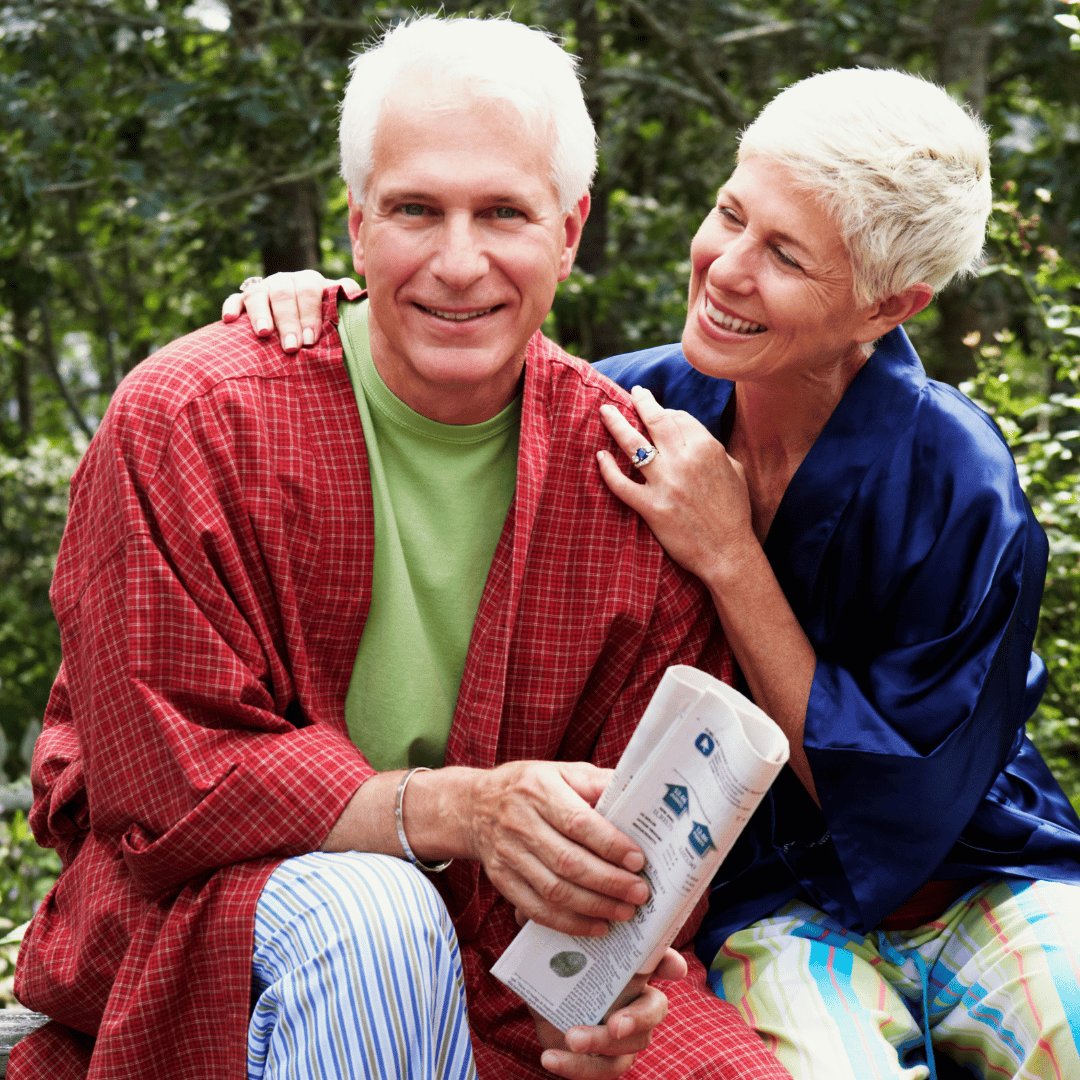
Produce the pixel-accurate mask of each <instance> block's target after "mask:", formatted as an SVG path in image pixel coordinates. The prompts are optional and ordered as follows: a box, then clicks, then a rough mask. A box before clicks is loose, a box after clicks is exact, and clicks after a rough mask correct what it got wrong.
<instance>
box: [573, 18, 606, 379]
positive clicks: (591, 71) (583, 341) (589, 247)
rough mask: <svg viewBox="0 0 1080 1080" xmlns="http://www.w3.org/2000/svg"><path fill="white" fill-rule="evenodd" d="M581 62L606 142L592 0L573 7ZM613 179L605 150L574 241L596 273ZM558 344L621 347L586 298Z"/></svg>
mask: <svg viewBox="0 0 1080 1080" xmlns="http://www.w3.org/2000/svg"><path fill="white" fill-rule="evenodd" d="M571 18H573V20H574V27H575V34H576V37H577V53H578V56H579V57H580V60H581V64H580V67H579V68H578V70H579V72H580V74H581V81H582V91H583V92H584V95H585V106H586V108H587V109H588V110H589V117H590V119H591V120H592V122H593V127H595V128H596V133H597V135H598V136H599V137H600V145H601V147H603V144H604V100H603V97H602V96H601V92H600V85H601V76H602V70H603V61H602V57H603V29H602V27H601V24H600V16H599V13H598V12H597V7H596V0H575V3H574V4H573V5H572V8H571ZM610 194H611V185H610V182H609V180H608V177H607V171H606V169H605V168H604V161H603V153H602V152H601V156H600V162H599V165H598V167H597V170H596V178H595V179H594V181H593V186H592V191H591V195H592V207H591V209H590V211H589V217H588V219H587V220H586V222H585V228H584V229H583V231H582V234H581V244H580V245H579V246H578V254H577V265H578V266H580V267H581V269H582V270H584V271H585V273H587V274H592V275H594V276H600V275H602V274H604V273H605V272H606V271H607V268H608V255H607V242H608V199H609V196H610ZM560 332H561V336H562V338H563V341H562V344H563V345H567V344H574V345H576V346H577V347H578V349H579V351H580V352H581V354H582V355H583V356H584V357H585V359H586V360H589V361H593V360H600V359H602V358H603V357H605V356H610V355H612V354H613V353H616V352H619V351H621V350H620V341H621V339H620V335H619V328H618V326H617V325H616V324H615V323H613V322H612V321H611V320H610V319H608V318H599V317H597V313H596V312H595V311H593V310H592V308H591V307H590V306H589V305H587V304H581V305H579V307H578V325H577V326H567V327H562V326H560Z"/></svg>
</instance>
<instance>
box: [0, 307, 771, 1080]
mask: <svg viewBox="0 0 1080 1080" xmlns="http://www.w3.org/2000/svg"><path fill="white" fill-rule="evenodd" d="M324 316H325V321H326V324H327V325H326V327H325V333H324V335H323V337H322V339H321V341H320V343H319V345H318V346H317V347H315V348H313V349H308V350H304V351H302V352H300V353H299V354H297V355H294V356H286V355H285V354H284V353H282V352H280V351H279V349H278V348H277V346H276V345H275V344H274V343H268V342H260V341H257V340H256V339H255V338H254V337H253V336H252V335H251V333H250V330H249V329H248V327H247V324H246V323H244V324H242V325H240V326H234V327H226V326H223V325H220V324H218V325H215V326H211V327H208V328H205V329H203V330H200V331H199V332H197V333H195V334H192V335H190V336H189V337H186V338H183V339H181V340H180V341H177V342H174V343H173V344H172V345H171V346H169V347H168V348H166V349H163V350H162V351H161V352H159V353H157V354H156V355H155V356H154V357H153V358H151V359H150V360H147V361H146V362H145V363H144V364H142V365H140V367H139V368H138V369H137V370H136V371H135V372H134V373H133V374H132V375H130V376H129V377H128V378H127V379H125V381H124V384H123V385H122V387H121V388H120V390H119V391H118V392H117V394H116V396H115V398H114V400H113V403H112V405H111V407H110V409H109V412H108V414H107V416H106V417H105V419H104V420H103V422H102V424H101V429H100V431H99V432H98V433H97V435H96V436H95V438H94V440H93V442H92V444H91V446H90V449H89V451H88V452H87V454H86V458H85V460H84V462H83V464H82V465H81V467H80V469H79V471H78V473H77V475H76V477H75V479H74V481H73V483H72V494H71V514H70V519H69V523H68V527H67V532H66V534H65V536H64V542H63V547H62V549H61V553H60V559H59V564H58V566H57V571H56V576H55V580H54V583H53V591H52V601H53V607H54V609H55V611H56V617H57V620H58V622H59V624H60V628H61V633H62V639H63V650H64V663H63V667H62V668H61V671H60V674H59V676H58V678H57V681H56V685H55V687H54V690H53V694H52V698H51V700H50V703H49V708H48V712H47V715H46V718H45V725H44V727H45V730H44V732H43V733H42V735H41V738H40V739H39V741H38V745H37V750H36V753H35V757H34V768H33V781H34V793H35V803H34V809H33V813H32V825H33V829H34V833H35V835H36V836H37V837H38V839H39V841H40V842H42V843H44V844H48V845H54V846H55V847H57V848H58V850H59V852H60V855H61V858H62V860H63V864H64V870H63V873H62V874H61V876H60V880H59V881H58V883H57V885H56V887H55V888H54V889H53V891H52V892H51V893H50V894H49V896H48V898H47V899H46V900H45V902H44V903H43V904H42V906H41V909H40V910H39V912H38V913H37V915H36V916H35V918H34V920H33V923H32V925H31V927H30V930H29V932H28V934H27V936H26V939H25V941H24V943H23V946H22V950H21V954H20V957H19V966H18V972H17V979H16V993H17V994H18V996H19V998H20V1000H22V1001H23V1002H24V1003H25V1004H27V1005H29V1006H30V1007H31V1008H34V1009H37V1010H39V1011H41V1012H45V1013H48V1014H49V1015H50V1016H52V1017H54V1018H55V1021H54V1022H53V1023H51V1024H48V1025H46V1027H44V1028H42V1029H41V1030H40V1031H39V1032H37V1033H35V1034H34V1035H32V1036H31V1037H30V1038H28V1039H26V1040H24V1041H23V1042H22V1043H20V1044H19V1046H18V1047H17V1049H16V1051H15V1053H13V1055H12V1058H11V1063H10V1065H9V1071H8V1076H9V1077H11V1078H12V1080H23V1078H27V1077H35V1078H40V1077H44V1076H48V1077H50V1078H53V1080H63V1078H67V1077H82V1076H90V1077H97V1078H103V1080H104V1078H107V1080H118V1078H122V1077H124V1078H126V1077H131V1078H138V1080H149V1078H151V1077H152V1078H154V1080H166V1078H171V1077H176V1078H177V1080H180V1078H183V1080H211V1078H212V1080H240V1078H241V1077H243V1076H245V1075H246V1055H245V1051H246V1034H247V1025H248V1016H249V1009H250V1004H251V1002H250V995H251V952H252V936H253V915H254V909H255V904H256V901H257V900H258V896H259V892H260V890H261V888H262V886H263V883H264V882H265V880H266V878H267V877H268V875H269V874H270V872H271V871H272V870H273V868H274V867H275V866H276V865H277V864H278V862H279V861H280V860H281V859H283V858H286V857H288V856H292V855H298V854H301V853H303V852H307V851H312V850H315V849H317V848H318V847H319V845H320V844H321V842H322V841H323V839H324V838H325V836H326V834H327V832H328V831H329V829H330V827H331V826H332V825H333V823H334V822H335V821H336V820H337V818H338V816H339V814H340V813H341V811H342V809H343V808H344V806H345V804H346V803H347V802H348V800H349V798H350V797H351V796H352V794H353V793H354V792H355V790H356V788H357V787H358V786H359V785H360V784H361V783H362V782H363V781H364V780H365V779H366V778H367V777H368V776H370V775H371V773H372V769H371V766H370V765H369V764H368V763H367V761H366V760H365V759H364V757H363V755H362V754H361V753H360V752H359V751H358V750H357V749H356V747H354V746H353V745H352V743H350V742H349V739H348V736H347V734H346V730H345V721H344V702H345V693H346V689H347V687H348V683H349V677H350V673H351V671H352V664H353V659H354V657H355V654H356V649H357V643H358V641H359V639H360V634H361V631H362V629H363V626H364V619H365V616H366V613H367V608H368V603H369V597H370V587H371V564H372V552H373V525H372V511H371V491H370V482H369V479H368V474H367V467H366V457H365V450H364V441H363V435H362V431H361V427H360V420H359V414H358V410H357V407H356V402H355V400H354V397H353V390H352V386H351V385H350V383H349V379H348V376H347V374H346V372H345V369H344V366H343V363H342V356H341V346H340V341H339V339H338V336H337V333H336V331H335V330H334V329H333V324H335V323H336V321H337V311H336V306H335V302H334V300H333V299H332V298H328V299H327V301H326V305H325V307H324ZM524 394H525V397H524V407H523V410H522V422H521V450H520V457H519V464H518V479H517V492H516V495H515V498H514V501H513V505H512V506H511V508H510V512H509V515H508V517H507V520H506V525H505V528H504V531H503V534H502V537H501V540H500V542H499V546H498V549H497V551H496V553H495V557H494V561H493V563H492V567H491V571H490V574H489V576H488V580H487V585H486V588H485V591H484V594H483V599H482V601H481V604H480V610H479V613H478V615H477V618H476V624H475V627H474V629H473V635H472V641H471V645H470V649H469V654H468V660H467V663H466V666H465V673H464V677H463V679H462V683H461V691H460V694H459V697H458V703H457V713H456V715H455V718H454V722H453V726H452V728H451V731H450V737H449V745H448V747H447V754H446V763H447V764H448V765H470V766H476V767H479V768H488V767H490V766H493V765H497V764H499V763H500V762H504V761H508V760H512V759H515V758H545V759H564V760H582V759H586V760H591V761H595V762H597V763H599V764H601V765H611V764H613V763H614V762H615V761H616V759H617V758H618V756H619V754H620V752H621V750H622V748H623V746H624V745H625V743H626V741H627V739H628V737H629V735H630V732H631V730H632V728H633V726H634V724H635V722H636V721H637V719H638V717H639V716H640V714H641V712H642V710H643V709H644V707H645V704H646V702H647V701H648V699H649V696H650V694H651V693H652V691H653V689H654V687H655V686H656V684H657V682H658V680H659V678H660V675H661V674H662V672H663V670H664V668H665V667H666V666H667V665H668V664H671V663H695V662H696V663H700V664H701V665H702V666H705V667H707V668H710V669H711V670H713V671H715V672H719V673H722V674H728V675H730V659H729V654H728V653H727V651H726V648H725V646H724V644H723V642H722V640H721V639H720V638H719V635H718V632H717V631H716V630H715V620H714V618H713V615H712V611H711V608H710V606H709V603H708V599H707V596H706V595H705V594H704V592H703V590H702V589H701V587H700V586H699V585H698V583H697V582H695V581H694V580H693V579H692V578H690V577H689V576H688V575H687V574H685V573H684V572H682V571H681V570H680V569H679V568H678V567H677V566H676V565H675V564H673V563H672V562H671V561H670V560H668V559H666V558H665V557H664V555H663V553H662V551H661V549H660V548H659V546H658V545H657V543H656V541H655V540H654V539H653V537H652V535H651V534H650V532H649V530H648V528H647V527H646V526H645V525H644V524H643V523H642V522H641V521H640V520H639V519H638V517H637V516H636V515H635V514H633V513H632V512H630V511H629V510H627V509H626V508H625V507H623V506H622V505H621V504H620V503H619V502H618V500H616V499H615V498H613V497H612V496H611V495H610V494H609V493H608V491H607V489H606V488H605V487H604V484H603V482H602V480H601V479H600V477H599V474H598V471H597V469H596V465H595V459H594V457H593V451H594V450H595V448H596V447H598V446H603V445H608V446H610V445H611V442H610V440H609V438H608V436H607V435H606V432H605V431H604V429H603V427H602V425H601V424H600V422H599V420H598V418H597V408H598V406H599V405H600V404H601V403H602V402H604V401H607V400H610V401H615V402H618V403H619V404H620V405H622V406H623V407H624V408H626V407H627V399H626V396H625V395H624V394H623V393H622V391H620V390H618V389H617V388H616V387H614V386H613V385H612V384H611V383H609V382H608V381H607V380H606V379H604V378H603V377H601V376H599V375H597V374H596V373H594V372H593V371H592V370H591V369H590V368H589V367H588V366H587V365H586V364H584V363H581V362H580V361H578V360H575V359H573V358H572V357H569V356H567V355H566V354H565V353H563V352H561V351H560V350H559V349H557V348H556V347H555V346H554V345H553V344H552V343H551V342H549V341H547V340H546V339H545V338H544V337H542V336H541V335H540V334H539V333H538V334H536V335H535V336H534V337H533V339H532V341H531V342H530V343H529V348H528V356H527V363H526V368H525V390H524ZM438 881H439V885H440V887H441V888H442V890H443V896H444V898H445V900H446V902H447V904H448V906H449V909H450V911H451V913H452V915H453V918H454V922H455V925H456V927H457V931H458V934H459V937H460V941H461V946H462V950H461V951H462V956H463V960H464V966H465V976H466V984H467V993H468V1004H469V1015H470V1022H471V1029H472V1032H473V1043H474V1046H475V1051H476V1060H477V1066H478V1069H479V1072H480V1075H481V1076H482V1077H489V1076H499V1077H501V1078H508V1077H539V1076H542V1075H543V1076H546V1075H549V1074H546V1073H543V1072H542V1070H541V1069H540V1067H539V1065H538V1063H537V1059H538V1056H539V1052H540V1050H539V1046H538V1044H537V1042H536V1038H535V1032H534V1029H533V1024H532V1021H531V1020H530V1019H529V1018H528V1015H527V1013H526V1012H525V1010H524V1007H523V1006H522V1005H521V1004H520V1002H519V1001H518V999H517V998H515V997H514V996H513V995H512V994H510V993H509V991H507V990H506V989H505V988H504V987H503V986H502V985H501V984H500V983H498V982H497V981H495V980H494V979H492V977H491V976H490V975H489V974H488V969H489V968H490V966H491V964H492V962H493V961H494V959H495V958H496V956H497V955H498V954H499V953H500V951H501V950H502V949H503V948H504V947H505V946H506V944H507V943H508V942H509V940H510V938H511V937H512V935H513V933H514V932H515V930H516V927H515V925H514V922H513V917H512V912H511V909H510V907H509V905H508V904H507V903H506V902H505V901H504V900H503V899H502V898H501V897H500V896H499V895H498V894H497V893H496V891H495V890H494V888H493V887H492V886H491V884H490V882H489V881H488V880H487V878H486V877H485V876H484V875H483V874H481V873H480V869H479V866H478V864H477V863H472V862H461V861H459V862H457V863H455V864H454V866H453V867H452V868H451V869H450V871H448V872H447V873H446V874H445V875H442V876H440V877H439V879H438ZM685 936H686V935H684V937H685ZM688 959H689V961H690V964H691V969H692V977H691V978H689V979H686V980H683V981H682V982H680V983H678V984H669V985H668V986H667V987H665V989H666V990H667V992H668V994H669V996H670V999H671V1012H672V1017H671V1018H670V1019H669V1020H668V1021H667V1022H666V1023H665V1024H664V1025H662V1026H661V1028H660V1029H659V1030H658V1032H657V1034H656V1037H655V1039H654V1042H653V1044H652V1047H651V1048H650V1049H649V1050H648V1051H647V1052H646V1053H644V1054H643V1055H642V1057H641V1059H640V1061H639V1063H638V1064H637V1065H635V1069H634V1072H633V1074H632V1075H633V1076H634V1077H659V1076H663V1077H689V1076H717V1077H720V1076H723V1077H731V1078H733V1080H734V1078H735V1077H740V1078H742V1080H749V1078H753V1080H758V1078H766V1077H768V1078H773V1077H778V1078H782V1077H786V1076H787V1074H786V1073H785V1072H784V1071H783V1070H782V1069H781V1068H780V1067H779V1065H777V1064H776V1062H775V1061H774V1060H773V1059H772V1058H771V1057H770V1056H769V1055H768V1054H767V1053H766V1052H765V1050H764V1049H763V1048H762V1046H761V1043H760V1041H759V1040H758V1038H757V1037H756V1036H755V1035H753V1034H752V1033H751V1032H750V1031H749V1030H748V1029H747V1028H746V1027H745V1026H743V1024H742V1022H741V1021H740V1020H739V1019H738V1017H737V1015H736V1013H735V1011H734V1009H733V1008H731V1007H730V1006H728V1005H725V1004H723V1003H721V1002H719V1001H718V1000H717V999H715V998H714V997H712V995H711V994H710V993H709V992H708V990H707V989H706V988H705V986H704V984H703V971H702V968H701V966H700V964H699V963H697V961H696V960H695V959H694V958H693V956H692V954H691V953H689V951H688Z"/></svg>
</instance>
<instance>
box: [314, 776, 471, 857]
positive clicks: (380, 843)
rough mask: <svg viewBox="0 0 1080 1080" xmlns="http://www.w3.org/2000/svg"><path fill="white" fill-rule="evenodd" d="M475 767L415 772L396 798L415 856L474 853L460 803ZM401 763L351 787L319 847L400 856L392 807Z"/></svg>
mask: <svg viewBox="0 0 1080 1080" xmlns="http://www.w3.org/2000/svg"><path fill="white" fill-rule="evenodd" d="M480 771H481V770H479V769H465V768H446V769H436V770H433V771H431V772H418V773H416V775H415V776H413V778H412V779H411V780H410V781H409V786H408V788H407V789H406V791H405V797H404V799H403V800H402V825H403V827H404V829H405V836H406V837H407V839H408V841H409V847H410V848H412V850H413V854H414V855H415V856H416V857H417V858H418V859H420V861H421V862H441V861H442V860H444V859H471V858H475V857H476V856H475V854H474V853H473V850H472V847H471V846H470V844H469V842H468V830H467V828H465V822H466V815H465V812H464V808H465V807H467V806H468V805H469V800H470V798H471V787H472V785H473V784H474V783H475V779H476V777H475V774H477V773H479V772H480ZM404 776H405V770H404V769H397V770H394V771H392V772H382V773H376V774H375V775H374V776H372V777H370V778H369V779H368V780H366V781H365V782H364V783H363V784H361V785H360V787H359V788H357V790H356V794H354V795H353V797H352V798H351V799H350V800H349V802H348V804H347V805H346V807H345V809H344V810H343V811H342V813H341V817H339V818H338V820H337V822H336V823H335V824H334V827H333V828H332V829H331V830H330V832H329V833H328V834H327V837H326V839H325V840H324V841H323V843H322V847H321V850H322V851H369V852H373V853H375V854H379V855H397V856H403V855H404V854H405V852H404V851H403V850H402V847H401V841H400V840H399V839H398V834H397V823H396V821H395V816H394V811H395V808H396V804H397V791H398V786H399V785H400V784H401V781H402V778H403V777H404Z"/></svg>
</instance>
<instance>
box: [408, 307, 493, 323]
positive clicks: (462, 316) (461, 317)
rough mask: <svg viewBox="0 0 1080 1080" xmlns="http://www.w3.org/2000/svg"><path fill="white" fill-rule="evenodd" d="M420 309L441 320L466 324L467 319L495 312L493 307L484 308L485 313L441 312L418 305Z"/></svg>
mask: <svg viewBox="0 0 1080 1080" xmlns="http://www.w3.org/2000/svg"><path fill="white" fill-rule="evenodd" d="M416 306H417V307H418V308H421V309H422V310H423V311H426V312H427V313H428V314H429V315H437V316H438V317H439V318H440V319H450V320H452V321H453V322H465V320H466V319H479V318H480V316H481V315H486V314H487V313H488V312H489V311H494V310H495V309H494V308H493V307H489V308H484V310H483V311H440V310H439V309H438V308H430V307H424V305H423V304H417V305H416Z"/></svg>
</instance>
